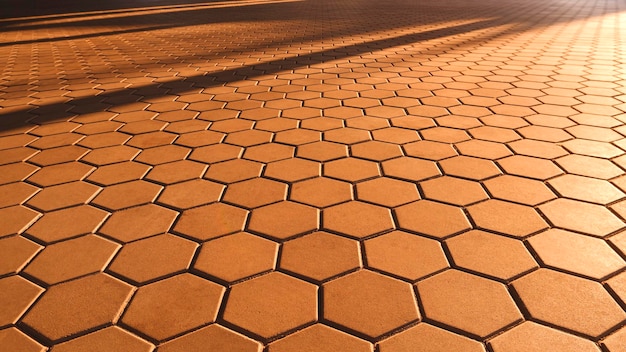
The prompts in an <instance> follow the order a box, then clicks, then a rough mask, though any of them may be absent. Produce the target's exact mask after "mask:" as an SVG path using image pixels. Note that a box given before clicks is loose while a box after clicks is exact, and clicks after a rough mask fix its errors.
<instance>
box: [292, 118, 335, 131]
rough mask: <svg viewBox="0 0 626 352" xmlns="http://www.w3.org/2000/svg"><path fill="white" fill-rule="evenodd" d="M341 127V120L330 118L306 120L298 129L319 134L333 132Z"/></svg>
mask: <svg viewBox="0 0 626 352" xmlns="http://www.w3.org/2000/svg"><path fill="white" fill-rule="evenodd" d="M342 127H343V120H341V119H336V118H332V117H314V118H312V119H306V120H304V121H302V123H301V124H300V128H305V129H307V130H314V131H319V132H324V131H329V130H334V129H337V128H342Z"/></svg>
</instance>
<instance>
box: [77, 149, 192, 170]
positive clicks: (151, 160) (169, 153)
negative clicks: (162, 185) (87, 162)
mask: <svg viewBox="0 0 626 352" xmlns="http://www.w3.org/2000/svg"><path fill="white" fill-rule="evenodd" d="M189 152H190V150H189V148H185V147H181V146H178V145H171V144H168V145H163V146H160V147H155V148H148V149H144V150H142V151H141V153H139V155H138V156H137V157H136V158H135V159H134V160H135V161H138V162H141V163H144V164H149V165H159V164H165V163H169V162H172V161H178V160H183V159H184V158H185V157H186V156H187V155H189ZM83 159H84V158H83Z"/></svg>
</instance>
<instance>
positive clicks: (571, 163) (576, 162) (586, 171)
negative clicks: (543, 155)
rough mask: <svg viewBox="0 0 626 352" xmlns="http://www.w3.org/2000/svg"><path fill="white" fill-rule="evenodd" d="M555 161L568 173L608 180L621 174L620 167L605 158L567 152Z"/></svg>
mask: <svg viewBox="0 0 626 352" xmlns="http://www.w3.org/2000/svg"><path fill="white" fill-rule="evenodd" d="M556 163H557V164H558V165H559V166H560V167H561V168H562V169H563V170H565V171H567V172H568V173H570V174H576V175H581V176H587V177H593V178H599V179H604V180H608V179H611V178H614V177H617V176H620V175H622V174H623V171H622V169H620V168H619V167H618V166H617V165H615V164H614V163H612V162H611V161H609V160H606V159H600V158H594V157H590V156H584V155H576V154H569V155H566V156H564V157H562V158H559V159H557V160H556Z"/></svg>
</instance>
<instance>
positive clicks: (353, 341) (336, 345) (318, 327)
mask: <svg viewBox="0 0 626 352" xmlns="http://www.w3.org/2000/svg"><path fill="white" fill-rule="evenodd" d="M311 349H313V350H315V351H335V352H348V351H350V352H371V351H373V347H372V344H371V343H369V342H367V341H364V340H361V339H359V338H357V337H355V336H352V335H348V334H346V333H345V332H342V331H339V330H336V329H333V328H331V327H328V326H326V325H322V324H315V325H312V326H310V327H308V328H306V329H304V330H301V331H298V332H296V333H294V334H291V335H289V336H287V337H285V338H282V339H280V340H278V341H275V342H272V343H271V344H270V345H269V349H268V350H269V351H270V352H288V351H307V350H311Z"/></svg>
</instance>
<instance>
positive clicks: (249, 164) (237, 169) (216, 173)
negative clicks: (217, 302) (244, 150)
mask: <svg viewBox="0 0 626 352" xmlns="http://www.w3.org/2000/svg"><path fill="white" fill-rule="evenodd" d="M262 169H263V164H261V163H257V162H254V161H250V160H244V159H234V160H229V161H224V162H220V163H216V164H212V165H210V166H209V170H208V171H207V172H206V173H205V174H204V178H207V179H211V180H215V181H219V182H225V183H231V182H238V181H243V180H247V179H251V178H255V177H259V176H261V170H262Z"/></svg>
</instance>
